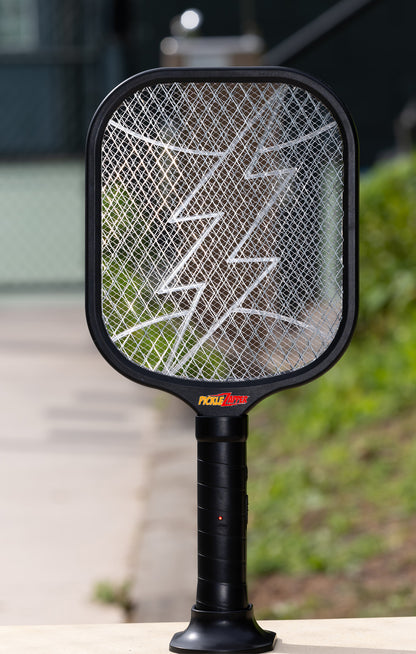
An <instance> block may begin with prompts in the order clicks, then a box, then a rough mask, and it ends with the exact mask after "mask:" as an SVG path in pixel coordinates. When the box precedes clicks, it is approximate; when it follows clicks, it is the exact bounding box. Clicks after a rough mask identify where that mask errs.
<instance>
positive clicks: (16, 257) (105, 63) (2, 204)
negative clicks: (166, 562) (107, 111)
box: [0, 0, 123, 293]
mask: <svg viewBox="0 0 416 654" xmlns="http://www.w3.org/2000/svg"><path fill="white" fill-rule="evenodd" d="M113 12H114V7H113V2H112V0H59V2H58V1H57V0H0V83H1V88H2V101H1V103H0V231H1V238H0V242H1V256H0V293H1V292H5V291H8V292H10V291H19V290H22V289H23V290H30V289H35V288H36V289H48V288H51V287H53V288H62V287H64V286H65V287H71V288H73V287H78V288H81V287H82V284H83V238H84V237H83V233H84V228H83V215H84V208H83V207H84V183H83V167H84V164H83V149H84V143H85V135H86V131H87V127H88V123H89V121H90V119H91V116H92V113H93V111H94V109H95V107H96V106H97V104H98V102H99V101H100V99H101V98H102V97H103V95H105V93H106V92H107V91H108V90H109V89H110V88H111V87H112V86H113V85H114V84H115V83H116V82H118V81H119V80H120V79H121V78H122V77H123V74H122V66H121V59H120V56H119V50H118V47H117V40H116V38H115V35H114V34H113V33H112V29H113V28H112V25H113Z"/></svg>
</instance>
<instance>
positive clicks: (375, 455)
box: [249, 155, 416, 617]
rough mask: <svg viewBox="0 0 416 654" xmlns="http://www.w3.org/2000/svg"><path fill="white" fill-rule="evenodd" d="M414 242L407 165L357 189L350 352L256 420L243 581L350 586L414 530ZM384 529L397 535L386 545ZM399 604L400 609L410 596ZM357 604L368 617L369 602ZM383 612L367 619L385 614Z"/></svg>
mask: <svg viewBox="0 0 416 654" xmlns="http://www.w3.org/2000/svg"><path fill="white" fill-rule="evenodd" d="M415 233H416V156H414V155H413V156H410V157H406V158H401V159H398V160H395V161H393V162H390V163H388V164H383V165H381V166H379V167H377V168H375V169H374V170H373V171H371V172H370V173H369V174H368V175H366V177H365V178H364V179H363V183H362V193H361V312H360V319H359V324H358V328H357V331H356V335H355V337H354V339H353V342H352V344H351V345H350V347H349V349H348V351H347V353H346V354H345V355H344V357H343V358H342V360H341V361H340V362H339V363H338V364H337V365H336V366H335V367H334V368H333V369H332V370H330V371H329V372H328V373H327V374H326V375H324V376H323V377H321V378H320V379H319V380H316V381H314V382H312V383H311V384H309V385H308V386H304V387H301V388H299V389H294V390H290V391H285V392H283V393H281V394H280V395H279V396H274V397H270V398H268V399H266V400H265V401H264V402H262V403H261V404H260V405H259V406H258V407H257V408H256V409H255V410H254V411H253V413H252V416H251V427H252V429H251V436H250V439H249V462H250V480H249V493H250V504H251V509H252V510H251V516H250V523H249V571H250V574H251V575H252V577H253V578H259V577H261V578H262V579H263V582H264V583H263V585H265V586H266V585H267V584H266V582H265V576H269V577H273V576H274V575H280V577H281V578H284V577H285V575H286V576H287V575H289V576H294V577H295V578H297V577H301V578H303V579H307V578H310V577H311V576H312V577H313V578H322V577H323V576H325V577H326V578H328V579H329V578H332V579H335V578H337V579H340V578H344V577H345V576H346V577H347V578H350V577H351V575H352V576H354V575H356V574H359V573H360V571H361V572H362V571H363V570H364V569H365V566H369V565H370V563H371V562H372V561H376V560H378V559H379V558H380V557H384V556H386V555H387V554H389V555H390V556H391V555H392V547H393V550H394V547H396V549H397V550H399V549H400V548H403V546H404V542H405V540H406V538H407V537H408V529H407V527H406V525H408V524H410V523H412V524H414V523H413V522H412V521H413V519H414V517H415V516H416V484H415V483H414V471H415V469H416V440H415V439H413V433H414V425H415V424H416V413H415V412H414V411H413V407H414V395H415V388H416V302H415V300H416V273H415V263H414V262H415V258H414V235H415ZM386 525H387V527H386ZM388 525H396V527H397V525H400V528H399V529H396V531H395V532H394V533H395V536H394V538H393V537H392V535H391V530H389V528H388ZM392 538H393V540H394V539H395V540H394V543H395V544H394V545H393V546H392ZM289 595H290V593H289ZM384 595H386V593H385V594H384ZM396 595H397V597H396V600H397V601H396V604H397V605H398V606H403V602H404V603H405V602H406V601H407V599H406V598H408V595H409V594H408V593H406V592H405V591H404V590H403V588H401V589H398V590H397V593H396ZM354 597H355V604H354V607H355V611H356V613H355V614H356V615H363V614H365V611H368V610H369V608H368V607H369V605H370V604H371V602H369V599H368V597H367V599H363V598H360V593H356V594H355V595H354ZM403 598H404V599H403ZM305 601H306V600H305ZM388 601H392V600H391V598H390V600H389V599H388V598H387V597H385V598H384V599H383V597H377V598H376V599H375V600H374V602H373V604H374V606H376V607H377V608H376V609H374V610H377V611H383V610H385V611H388V612H390V614H391V612H392V611H393V608H392V607H390V608H389V606H388ZM289 604H290V606H288V607H286V608H285V609H284V610H283V609H282V611H283V614H284V615H286V614H287V613H289V614H290V616H292V617H299V616H305V615H308V616H311V615H316V614H319V615H321V617H322V612H321V613H319V611H321V609H322V607H321V605H320V604H319V602H318V603H317V602H316V601H312V600H311V601H310V602H309V600H308V601H306V605H302V606H301V607H300V606H297V604H296V601H295V603H294V604H293V601H292V603H290V602H289ZM296 607H297V608H296ZM305 607H306V608H305ZM414 608H415V607H414ZM286 609H287V610H286ZM329 614H330V612H329ZM387 614H389V613H387ZM393 614H394V613H393Z"/></svg>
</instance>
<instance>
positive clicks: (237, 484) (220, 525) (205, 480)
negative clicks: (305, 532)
mask: <svg viewBox="0 0 416 654" xmlns="http://www.w3.org/2000/svg"><path fill="white" fill-rule="evenodd" d="M206 420H213V422H214V421H215V419H214V418H212V419H210V418H207V419H206ZM242 420H245V416H243V417H242ZM214 431H215V430H214ZM246 489H247V465H246V442H245V439H244V440H243V439H240V440H239V441H235V442H233V441H231V442H230V441H225V442H219V441H217V440H215V438H214V440H213V442H209V441H206V440H205V441H202V442H201V441H199V442H198V587H197V599H196V608H197V609H200V610H206V611H236V610H241V609H245V608H247V606H248V601H247V586H246V534H247V492H246Z"/></svg>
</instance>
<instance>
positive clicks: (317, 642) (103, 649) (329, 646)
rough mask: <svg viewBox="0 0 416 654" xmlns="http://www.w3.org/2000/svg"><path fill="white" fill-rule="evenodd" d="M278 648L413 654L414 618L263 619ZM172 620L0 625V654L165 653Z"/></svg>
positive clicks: (306, 653)
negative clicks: (275, 635) (275, 638)
mask: <svg viewBox="0 0 416 654" xmlns="http://www.w3.org/2000/svg"><path fill="white" fill-rule="evenodd" d="M261 625H262V626H263V627H264V628H266V629H272V630H273V631H276V633H277V636H278V642H277V645H276V647H275V650H274V651H275V652H279V654H386V653H387V652H389V653H390V654H405V653H408V652H413V654H416V618H414V617H406V618H369V619H367V618H357V619H345V620H282V621H275V620H271V621H264V622H261ZM185 626H186V625H185V624H178V623H169V622H165V623H150V622H149V623H141V624H114V625H98V624H95V625H64V626H25V627H21V626H10V627H1V626H0V654H167V652H168V647H169V641H170V639H171V637H172V635H173V633H174V632H176V631H181V630H182V629H184V628H185Z"/></svg>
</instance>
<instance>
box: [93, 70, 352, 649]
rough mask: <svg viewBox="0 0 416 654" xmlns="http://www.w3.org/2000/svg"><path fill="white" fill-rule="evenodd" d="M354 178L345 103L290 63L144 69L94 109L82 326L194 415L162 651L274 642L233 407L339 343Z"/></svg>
mask: <svg viewBox="0 0 416 654" xmlns="http://www.w3.org/2000/svg"><path fill="white" fill-rule="evenodd" d="M357 187H358V184H357V139H356V134H355V130H354V127H353V125H352V122H351V119H350V117H349V115H348V113H347V111H346V109H345V108H344V106H343V104H342V103H341V102H340V101H339V100H338V99H337V97H336V96H335V95H334V94H333V92H332V91H331V90H329V89H328V88H327V87H326V86H325V85H323V84H321V83H320V82H317V81H316V80H315V79H313V78H311V77H309V76H307V75H305V74H302V73H300V72H297V71H294V70H289V69H284V68H224V69H190V68H189V69H157V70H153V71H149V72H146V73H141V74H139V75H136V76H135V77H132V78H131V79H129V80H127V81H125V82H124V83H123V84H121V85H120V86H118V87H117V88H116V89H115V90H114V91H113V92H112V93H110V95H109V96H108V97H107V98H106V99H105V100H104V102H103V103H102V104H101V106H100V107H99V109H98V110H97V112H96V114H95V116H94V119H93V121H92V124H91V127H90V131H89V136H88V147H87V316H88V323H89V328H90V331H91V334H92V337H93V339H94V341H95V343H96V345H97V347H98V349H99V350H100V351H101V353H102V354H103V355H104V357H105V358H106V359H107V360H108V361H109V363H111V365H113V366H114V367H115V368H116V369H117V370H118V371H119V372H121V373H122V374H124V375H126V376H127V377H129V378H130V379H132V380H134V381H137V382H139V383H142V384H146V385H148V386H153V387H156V388H161V389H163V390H166V391H168V392H170V393H173V394H174V395H176V396H177V397H180V398H181V399H182V400H184V401H185V402H186V403H187V404H189V405H190V406H191V407H193V408H194V410H195V412H196V414H197V416H196V438H197V441H198V586H197V593H196V603H195V605H194V607H193V608H192V612H191V622H190V624H189V626H188V628H187V629H186V630H185V631H184V632H181V633H178V634H175V635H174V637H173V638H172V641H171V643H170V649H171V651H173V652H265V651H268V650H271V649H272V648H273V646H274V642H275V634H274V633H272V632H269V631H264V630H263V629H261V628H260V627H259V626H258V624H257V623H256V621H255V618H254V615H253V609H252V606H251V605H250V604H249V602H248V599H247V589H246V527H247V495H246V478H247V467H246V438H247V411H248V410H249V409H250V408H251V407H252V406H254V405H255V404H256V403H257V402H258V401H259V400H261V399H262V398H263V397H265V396H266V395H269V394H270V393H273V392H275V391H278V390H282V389H284V388H288V387H290V386H295V385H299V384H303V383H305V382H308V381H310V380H311V379H313V378H315V377H317V376H318V375H320V374H321V373H323V372H324V371H326V370H327V369H328V368H329V367H330V366H331V365H332V364H334V363H335V362H336V361H337V359H338V358H339V357H340V356H341V354H342V353H343V351H344V350H345V348H346V346H347V344H348V342H349V339H350V337H351V334H352V331H353V327H354V323H355V319H356V311H357V308H356V307H357V256H356V247H357V242H356V238H357V237H356V217H357Z"/></svg>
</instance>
